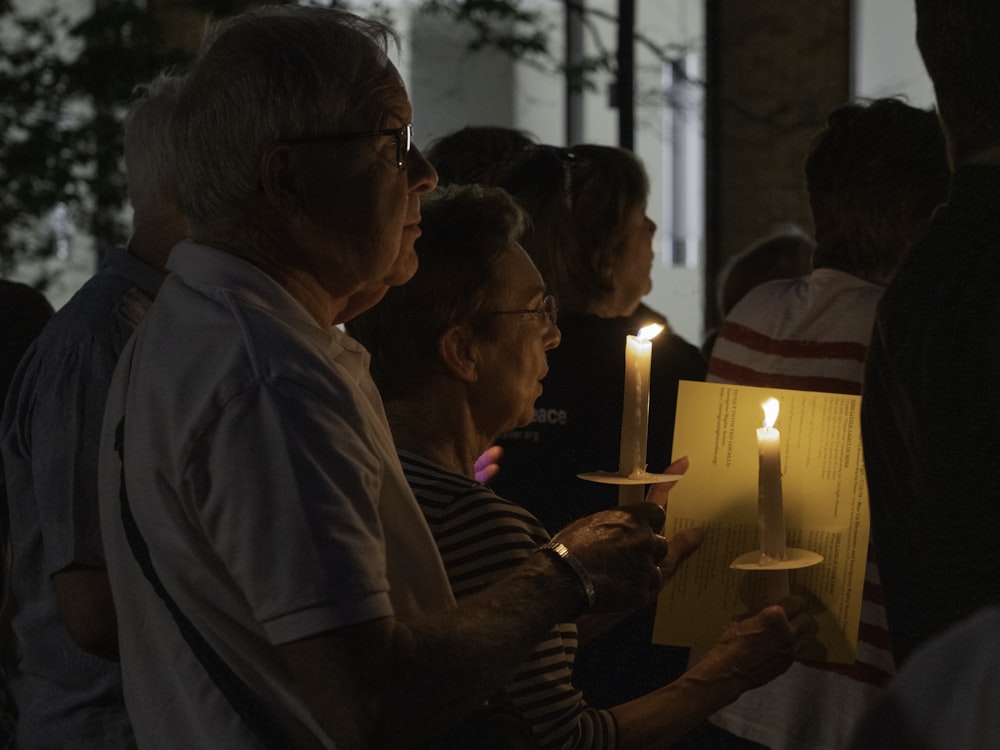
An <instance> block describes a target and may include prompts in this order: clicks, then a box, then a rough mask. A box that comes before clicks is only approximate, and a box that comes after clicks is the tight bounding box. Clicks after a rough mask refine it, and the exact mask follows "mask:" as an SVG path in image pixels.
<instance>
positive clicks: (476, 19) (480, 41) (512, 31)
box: [421, 0, 552, 60]
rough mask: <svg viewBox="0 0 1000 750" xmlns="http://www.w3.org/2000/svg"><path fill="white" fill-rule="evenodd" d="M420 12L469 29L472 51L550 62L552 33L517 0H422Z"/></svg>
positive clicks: (539, 13)
mask: <svg viewBox="0 0 1000 750" xmlns="http://www.w3.org/2000/svg"><path fill="white" fill-rule="evenodd" d="M421 10H422V11H423V12H425V13H435V14H440V15H444V16H446V17H448V18H450V19H451V20H452V21H454V22H456V23H459V24H466V25H468V26H469V27H471V29H472V31H473V38H472V39H471V40H470V41H469V49H470V50H472V51H478V50H481V49H484V48H486V47H495V48H496V49H499V50H501V51H502V52H505V53H507V54H509V55H511V56H512V57H514V58H517V59H526V58H528V59H530V58H537V59H542V60H549V59H551V56H550V54H549V34H550V33H551V32H552V29H551V28H550V27H548V26H547V25H546V23H545V17H544V16H543V15H542V13H541V12H539V11H537V10H528V9H526V8H525V7H524V6H523V5H522V4H521V3H520V2H519V0H425V2H424V3H423V4H422V5H421Z"/></svg>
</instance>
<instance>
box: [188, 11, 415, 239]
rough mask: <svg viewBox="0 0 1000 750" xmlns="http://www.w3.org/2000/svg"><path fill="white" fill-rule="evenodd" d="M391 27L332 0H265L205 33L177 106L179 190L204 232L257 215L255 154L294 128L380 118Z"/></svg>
mask: <svg viewBox="0 0 1000 750" xmlns="http://www.w3.org/2000/svg"><path fill="white" fill-rule="evenodd" d="M396 41H397V40H396V36H395V34H394V32H393V31H392V29H390V28H389V27H388V26H386V25H384V24H382V23H379V22H377V21H370V20H366V19H363V18H360V17H358V16H355V15H353V14H351V13H347V12H345V11H342V10H338V9H334V8H320V7H315V6H309V7H303V6H294V5H284V6H269V7H264V8H261V9H258V10H255V11H252V12H249V13H244V14H241V15H239V16H234V17H232V18H228V19H223V20H221V21H219V22H217V23H216V24H215V25H214V26H213V27H211V28H210V29H209V30H208V32H207V33H206V37H205V40H204V42H203V45H202V49H201V51H200V53H199V55H198V59H197V60H196V61H195V63H194V66H193V67H192V70H191V72H190V73H189V75H188V80H187V83H186V84H185V86H184V90H183V91H182V92H181V96H180V101H179V102H178V105H177V109H176V111H175V114H174V127H173V130H174V137H175V146H176V149H177V156H178V159H179V160H180V161H181V162H182V163H183V164H184V165H185V168H184V173H183V174H182V175H181V197H182V202H183V207H184V210H185V213H186V214H187V216H188V219H189V220H190V222H191V224H192V227H193V228H197V229H198V230H199V232H200V233H201V234H202V235H203V236H207V237H206V238H212V237H220V236H226V235H229V236H232V235H239V234H240V232H241V231H242V230H243V229H244V227H245V226H246V225H248V224H252V223H253V219H254V217H255V215H256V212H255V210H254V202H253V200H254V196H255V194H256V191H257V186H258V180H259V167H260V160H261V157H262V156H263V154H264V152H265V150H266V149H267V148H268V147H269V146H270V145H272V144H274V143H276V142H278V141H281V140H284V139H288V138H293V137H297V136H303V135H312V134H317V133H319V132H330V131H335V130H338V129H351V130H356V129H359V128H362V127H373V128H374V127H378V123H379V122H380V121H381V119H382V118H383V117H384V115H385V106H386V105H385V103H384V97H380V96H379V93H380V92H383V91H386V90H389V89H393V88H395V87H400V86H402V82H401V80H400V78H399V74H398V73H397V72H396V70H395V68H394V67H393V66H392V65H391V63H390V62H389V59H388V55H387V49H388V47H389V44H390V42H396Z"/></svg>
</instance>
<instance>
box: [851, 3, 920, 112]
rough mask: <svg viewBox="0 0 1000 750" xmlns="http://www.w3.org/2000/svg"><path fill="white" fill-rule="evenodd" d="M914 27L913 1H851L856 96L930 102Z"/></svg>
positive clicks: (913, 102) (911, 102) (917, 103)
mask: <svg viewBox="0 0 1000 750" xmlns="http://www.w3.org/2000/svg"><path fill="white" fill-rule="evenodd" d="M916 29H917V22H916V15H915V11H914V6H913V0H854V23H853V34H854V39H853V43H854V45H853V46H854V69H853V71H852V79H853V81H852V82H853V88H854V94H855V96H864V97H872V98H874V97H883V96H897V95H902V96H905V97H906V98H907V99H908V100H909V103H910V104H912V105H913V106H915V107H929V106H932V105H933V103H934V89H933V87H932V86H931V82H930V78H928V77H927V72H926V71H925V70H924V65H923V62H922V61H921V59H920V52H919V51H918V50H917V43H916V38H915V35H916Z"/></svg>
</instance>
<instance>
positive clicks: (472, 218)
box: [345, 185, 526, 403]
mask: <svg viewBox="0 0 1000 750" xmlns="http://www.w3.org/2000/svg"><path fill="white" fill-rule="evenodd" d="M525 221H526V217H525V215H524V212H523V211H522V210H521V208H520V207H519V206H518V205H517V203H516V202H515V201H514V200H513V199H512V198H511V197H510V196H509V195H507V193H505V192H504V191H503V190H501V189H499V188H490V187H485V186H480V185H453V186H449V187H445V188H438V189H437V190H435V191H433V192H432V193H429V194H428V195H427V196H426V197H425V198H424V199H423V201H422V202H421V220H420V229H421V235H420V237H419V238H418V239H417V241H416V251H417V257H418V258H419V260H420V266H419V268H418V270H417V272H416V274H415V275H414V276H413V278H412V279H411V280H410V281H409V282H407V283H406V284H403V285H402V286H398V287H393V288H391V289H390V290H389V291H388V292H387V293H386V295H385V297H384V298H383V299H382V301H381V302H379V303H378V304H377V305H375V307H373V308H372V309H370V310H368V311H366V312H364V313H362V314H361V315H358V316H357V317H356V318H354V319H353V320H351V321H349V322H348V323H346V324H345V328H346V329H347V332H348V333H349V334H350V335H351V336H353V337H354V338H356V339H357V340H358V341H360V342H361V343H362V344H364V346H365V347H366V348H367V349H368V351H369V352H370V353H371V368H370V369H371V374H372V378H373V379H374V381H375V384H376V385H377V386H378V388H379V392H380V393H381V395H382V399H383V401H385V402H386V403H390V402H392V401H396V400H398V399H401V398H409V397H412V396H414V395H416V394H418V393H419V392H420V390H421V389H422V388H423V387H424V386H425V385H426V384H427V382H428V381H429V380H430V378H431V376H432V375H433V373H434V369H435V367H436V366H437V364H436V363H437V361H438V355H437V347H438V342H439V341H440V339H441V336H443V335H444V333H445V332H446V331H447V330H448V329H449V328H451V327H452V326H453V325H456V324H461V323H466V324H468V325H470V326H472V328H473V330H475V331H476V332H477V333H479V334H481V335H484V336H491V335H493V334H494V328H493V326H494V320H495V318H492V317H490V316H488V315H485V314H484V311H485V310H486V308H487V307H488V306H489V304H490V302H491V301H492V299H493V297H494V295H495V294H496V291H497V289H498V286H499V282H500V280H499V279H498V278H497V276H496V264H497V261H498V260H499V259H500V258H501V257H502V256H503V254H504V253H506V252H509V251H510V249H511V248H512V247H514V246H515V245H516V244H517V241H518V238H519V237H520V235H521V234H522V232H523V231H524V224H525Z"/></svg>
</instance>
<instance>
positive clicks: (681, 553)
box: [659, 526, 705, 583]
mask: <svg viewBox="0 0 1000 750" xmlns="http://www.w3.org/2000/svg"><path fill="white" fill-rule="evenodd" d="M704 539H705V529H703V528H701V527H700V526H699V527H697V528H691V529H684V531H682V532H680V533H679V534H676V535H675V536H674V538H673V539H671V540H670V541H669V542H668V544H667V555H666V557H664V558H662V559H661V560H660V563H659V568H660V572H661V573H662V574H663V583H666V582H667V581H669V580H670V578H671V576H673V574H674V572H675V571H676V570H677V567H678V566H679V565H680V564H681V563H682V562H683V561H684V560H685V559H686V558H687V557H688V556H689V555H690V554H691V553H692V552H694V551H695V550H696V549H698V547H700V546H701V543H702V542H703V541H704Z"/></svg>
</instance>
